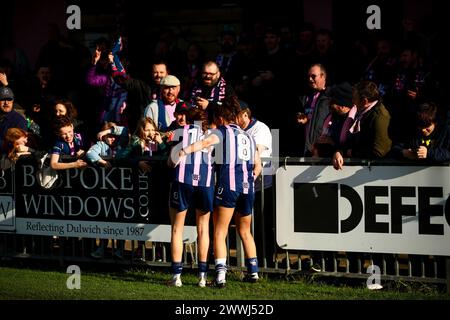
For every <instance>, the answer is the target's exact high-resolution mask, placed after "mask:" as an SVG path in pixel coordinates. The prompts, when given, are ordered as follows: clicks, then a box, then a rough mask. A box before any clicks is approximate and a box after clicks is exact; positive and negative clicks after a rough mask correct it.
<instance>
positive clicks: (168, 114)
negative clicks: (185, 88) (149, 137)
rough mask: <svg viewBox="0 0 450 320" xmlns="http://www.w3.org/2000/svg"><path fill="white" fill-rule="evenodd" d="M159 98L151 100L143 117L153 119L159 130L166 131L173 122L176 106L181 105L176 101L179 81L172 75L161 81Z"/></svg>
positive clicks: (180, 101)
mask: <svg viewBox="0 0 450 320" xmlns="http://www.w3.org/2000/svg"><path fill="white" fill-rule="evenodd" d="M160 85H161V97H160V98H158V99H157V100H153V101H152V102H151V103H150V104H149V105H148V106H147V108H145V110H144V117H148V118H151V119H153V121H155V123H156V124H157V125H158V128H159V130H161V131H163V132H165V131H167V129H168V127H169V126H170V124H171V123H172V122H173V121H174V120H175V115H174V112H175V110H176V107H177V104H179V103H183V101H182V100H180V99H178V95H179V93H180V80H178V78H177V77H175V76H172V75H167V76H165V77H164V78H162V79H161V83H160Z"/></svg>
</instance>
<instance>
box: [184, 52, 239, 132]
mask: <svg viewBox="0 0 450 320" xmlns="http://www.w3.org/2000/svg"><path fill="white" fill-rule="evenodd" d="M234 95H235V93H234V90H233V88H232V87H231V86H230V85H229V84H227V82H226V81H225V79H224V78H223V77H222V76H221V73H220V70H219V66H218V65H217V63H215V62H213V61H208V62H206V63H205V64H204V65H203V70H202V83H201V84H200V85H198V86H195V87H194V89H193V90H192V93H191V101H190V104H191V105H193V106H196V107H197V108H201V109H202V110H206V112H207V113H208V121H209V123H212V122H213V114H214V110H215V108H216V107H217V106H218V105H221V104H222V101H223V100H224V99H225V98H228V97H231V96H234Z"/></svg>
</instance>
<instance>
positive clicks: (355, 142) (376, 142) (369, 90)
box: [332, 81, 392, 170]
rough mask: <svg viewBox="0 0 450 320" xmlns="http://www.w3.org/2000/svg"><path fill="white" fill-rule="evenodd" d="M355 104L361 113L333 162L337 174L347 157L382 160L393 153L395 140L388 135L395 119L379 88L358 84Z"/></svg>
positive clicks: (355, 90) (355, 92)
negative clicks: (390, 124)
mask: <svg viewBox="0 0 450 320" xmlns="http://www.w3.org/2000/svg"><path fill="white" fill-rule="evenodd" d="M353 103H354V104H355V105H356V107H357V112H356V115H355V121H354V123H353V125H352V126H351V127H350V129H349V132H348V138H347V142H346V144H345V146H343V147H342V148H341V149H340V150H338V151H336V152H335V153H334V155H333V158H332V163H333V167H334V168H335V169H336V170H340V169H342V168H343V166H344V156H345V157H352V158H362V159H379V158H383V157H384V156H386V154H387V153H388V152H389V151H390V150H391V146H392V140H391V139H390V138H389V135H388V127H389V122H390V119H391V117H390V115H389V112H388V111H387V109H386V107H385V106H384V105H383V103H382V102H381V101H380V93H379V92H378V88H377V85H376V84H375V83H374V82H371V81H361V82H359V83H357V84H356V85H355V86H354V88H353Z"/></svg>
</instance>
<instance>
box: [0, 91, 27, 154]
mask: <svg viewBox="0 0 450 320" xmlns="http://www.w3.org/2000/svg"><path fill="white" fill-rule="evenodd" d="M9 128H20V129H23V130H25V131H26V130H27V121H26V120H25V118H24V117H23V116H22V115H21V114H20V113H18V112H17V111H15V110H14V93H13V92H12V90H11V88H9V87H0V148H3V139H4V138H5V135H6V131H8V129H9Z"/></svg>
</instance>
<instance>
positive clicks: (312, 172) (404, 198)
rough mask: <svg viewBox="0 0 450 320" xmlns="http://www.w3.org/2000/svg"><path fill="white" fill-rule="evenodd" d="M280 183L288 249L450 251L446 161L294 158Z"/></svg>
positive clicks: (280, 230)
mask: <svg viewBox="0 0 450 320" xmlns="http://www.w3.org/2000/svg"><path fill="white" fill-rule="evenodd" d="M276 186H277V187H276V217H277V221H276V224H277V243H278V245H279V246H280V247H282V248H284V249H298V250H303V249H305V250H325V251H327V250H329V251H354V252H377V253H405V254H424V255H426V254H430V255H443V256H449V255H450V200H449V193H450V168H449V167H447V166H442V167H439V166H433V167H426V166H371V167H367V166H345V167H344V169H343V170H339V171H337V170H335V169H334V168H333V167H332V166H321V165H317V166H314V165H292V166H291V165H289V166H286V167H284V168H279V169H278V171H277V174H276Z"/></svg>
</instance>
